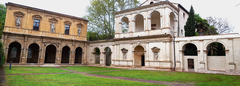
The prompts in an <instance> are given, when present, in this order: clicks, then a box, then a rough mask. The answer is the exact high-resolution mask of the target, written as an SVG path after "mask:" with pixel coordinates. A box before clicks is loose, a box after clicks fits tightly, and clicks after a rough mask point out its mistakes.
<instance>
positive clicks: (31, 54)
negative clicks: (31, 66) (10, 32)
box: [27, 43, 39, 63]
mask: <svg viewBox="0 0 240 86" xmlns="http://www.w3.org/2000/svg"><path fill="white" fill-rule="evenodd" d="M38 56H39V46H38V44H35V43H34V44H31V45H30V46H29V47H28V54H27V63H38Z"/></svg>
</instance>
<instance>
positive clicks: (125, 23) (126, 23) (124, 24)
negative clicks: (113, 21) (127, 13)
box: [122, 17, 129, 33]
mask: <svg viewBox="0 0 240 86" xmlns="http://www.w3.org/2000/svg"><path fill="white" fill-rule="evenodd" d="M128 28H129V20H128V18H127V17H124V18H122V33H127V32H128Z"/></svg>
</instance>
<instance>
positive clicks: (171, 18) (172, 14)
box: [170, 12, 176, 35]
mask: <svg viewBox="0 0 240 86" xmlns="http://www.w3.org/2000/svg"><path fill="white" fill-rule="evenodd" d="M174 20H175V15H174V13H173V12H171V13H170V30H171V34H172V35H175V32H176V30H175V27H174V23H175V21H174Z"/></svg>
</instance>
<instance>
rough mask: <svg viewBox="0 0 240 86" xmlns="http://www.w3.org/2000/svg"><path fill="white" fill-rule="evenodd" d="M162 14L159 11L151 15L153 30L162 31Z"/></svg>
mask: <svg viewBox="0 0 240 86" xmlns="http://www.w3.org/2000/svg"><path fill="white" fill-rule="evenodd" d="M160 23H161V21H160V13H159V12H157V11H154V12H152V14H151V30H157V29H161V24H160Z"/></svg>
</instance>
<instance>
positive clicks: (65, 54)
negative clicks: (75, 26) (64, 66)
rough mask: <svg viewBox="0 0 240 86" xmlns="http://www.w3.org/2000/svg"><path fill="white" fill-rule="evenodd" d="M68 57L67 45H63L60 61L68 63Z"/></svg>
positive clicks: (68, 49)
mask: <svg viewBox="0 0 240 86" xmlns="http://www.w3.org/2000/svg"><path fill="white" fill-rule="evenodd" d="M69 59H70V48H69V47H68V46H65V47H63V49H62V59H61V63H69Z"/></svg>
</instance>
